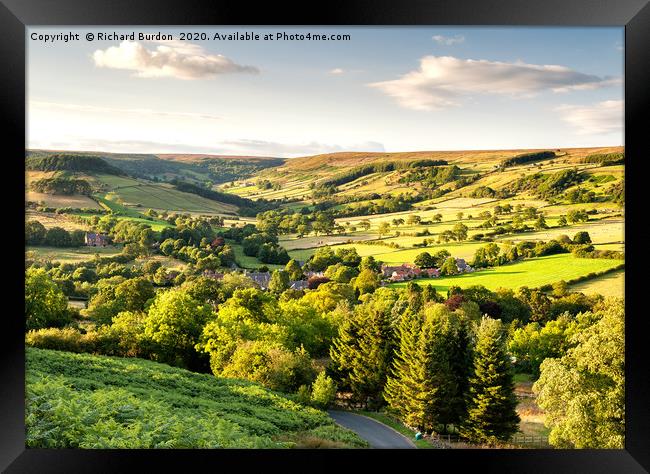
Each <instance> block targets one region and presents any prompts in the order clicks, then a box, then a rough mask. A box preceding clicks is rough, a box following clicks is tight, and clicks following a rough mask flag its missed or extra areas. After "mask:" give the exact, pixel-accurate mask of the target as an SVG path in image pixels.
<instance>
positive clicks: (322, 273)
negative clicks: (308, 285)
mask: <svg viewBox="0 0 650 474" xmlns="http://www.w3.org/2000/svg"><path fill="white" fill-rule="evenodd" d="M304 273H305V278H308V279H309V278H311V277H322V276H325V273H324V272H312V271H308V272H304Z"/></svg>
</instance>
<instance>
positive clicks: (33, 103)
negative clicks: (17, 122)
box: [29, 100, 221, 120]
mask: <svg viewBox="0 0 650 474" xmlns="http://www.w3.org/2000/svg"><path fill="white" fill-rule="evenodd" d="M29 106H30V107H38V108H48V109H59V110H72V111H76V112H88V113H96V114H118V115H123V114H129V115H148V116H159V117H171V118H179V119H187V118H189V119H200V120H221V117H219V116H217V115H212V114H203V113H196V112H172V111H164V110H151V109H122V108H115V107H102V106H96V105H79V104H60V103H57V102H44V101H39V100H30V101H29Z"/></svg>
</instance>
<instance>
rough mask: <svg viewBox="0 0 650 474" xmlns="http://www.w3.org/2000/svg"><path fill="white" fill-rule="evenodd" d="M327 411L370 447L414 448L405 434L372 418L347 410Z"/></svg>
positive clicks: (338, 422)
mask: <svg viewBox="0 0 650 474" xmlns="http://www.w3.org/2000/svg"><path fill="white" fill-rule="evenodd" d="M327 413H328V414H329V415H330V416H331V417H332V419H334V421H335V422H336V423H337V424H339V425H341V426H343V427H344V428H347V429H349V430H351V431H354V432H355V433H356V434H358V435H359V436H360V437H361V438H363V439H365V440H366V441H368V443H370V447H371V448H392V449H415V444H413V442H412V441H411V440H410V439H408V438H407V437H406V436H404V435H402V434H400V433H398V432H397V431H395V430H394V429H392V428H389V427H388V426H386V425H384V424H383V423H380V422H378V421H375V420H373V419H372V418H367V417H365V416H360V415H355V414H354V413H350V412H347V411H336V410H328V412H327Z"/></svg>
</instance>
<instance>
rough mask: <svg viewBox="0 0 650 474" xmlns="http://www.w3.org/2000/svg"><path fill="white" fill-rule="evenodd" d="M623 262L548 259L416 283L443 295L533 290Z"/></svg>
mask: <svg viewBox="0 0 650 474" xmlns="http://www.w3.org/2000/svg"><path fill="white" fill-rule="evenodd" d="M622 263H623V261H622V260H609V259H594V258H576V257H574V256H573V255H570V254H559V255H549V256H546V257H538V258H531V259H527V260H524V261H522V262H518V263H511V264H509V265H503V266H500V267H493V268H487V269H484V270H478V271H475V272H473V273H466V274H462V275H453V276H445V277H439V278H423V279H419V280H417V282H418V284H421V285H433V286H434V287H435V288H436V290H438V291H442V292H446V291H447V290H448V289H449V287H451V286H459V287H461V288H466V287H468V286H473V285H483V286H485V287H486V288H488V289H490V290H496V289H497V288H519V287H521V286H528V287H530V288H536V287H540V286H544V285H549V284H552V283H555V282H557V281H560V280H565V281H568V280H572V279H574V278H578V277H581V276H583V275H587V274H589V273H594V272H602V271H605V270H609V269H611V268H614V267H617V266H618V265H620V264H622ZM390 286H393V287H397V288H400V287H404V286H406V282H399V283H392V284H391V285H390Z"/></svg>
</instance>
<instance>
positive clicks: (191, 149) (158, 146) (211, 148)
mask: <svg viewBox="0 0 650 474" xmlns="http://www.w3.org/2000/svg"><path fill="white" fill-rule="evenodd" d="M28 146H29V148H32V149H57V150H83V151H103V152H109V153H111V152H112V153H151V154H153V153H204V154H218V155H233V156H274V157H283V158H295V157H300V156H308V155H317V154H322V153H335V152H339V151H376V152H385V151H386V150H385V149H384V146H383V145H382V144H381V143H377V142H363V143H359V144H355V145H350V146H341V145H336V144H324V143H319V142H315V141H312V142H309V143H302V144H300V143H293V144H292V143H280V142H271V141H264V140H250V139H241V140H226V141H217V142H213V143H205V144H187V143H183V142H176V143H174V142H159V141H153V140H133V139H121V140H120V139H105V138H88V137H79V136H67V137H65V140H60V139H58V138H57V140H56V141H55V140H38V139H31V138H30V140H29V145H28Z"/></svg>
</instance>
